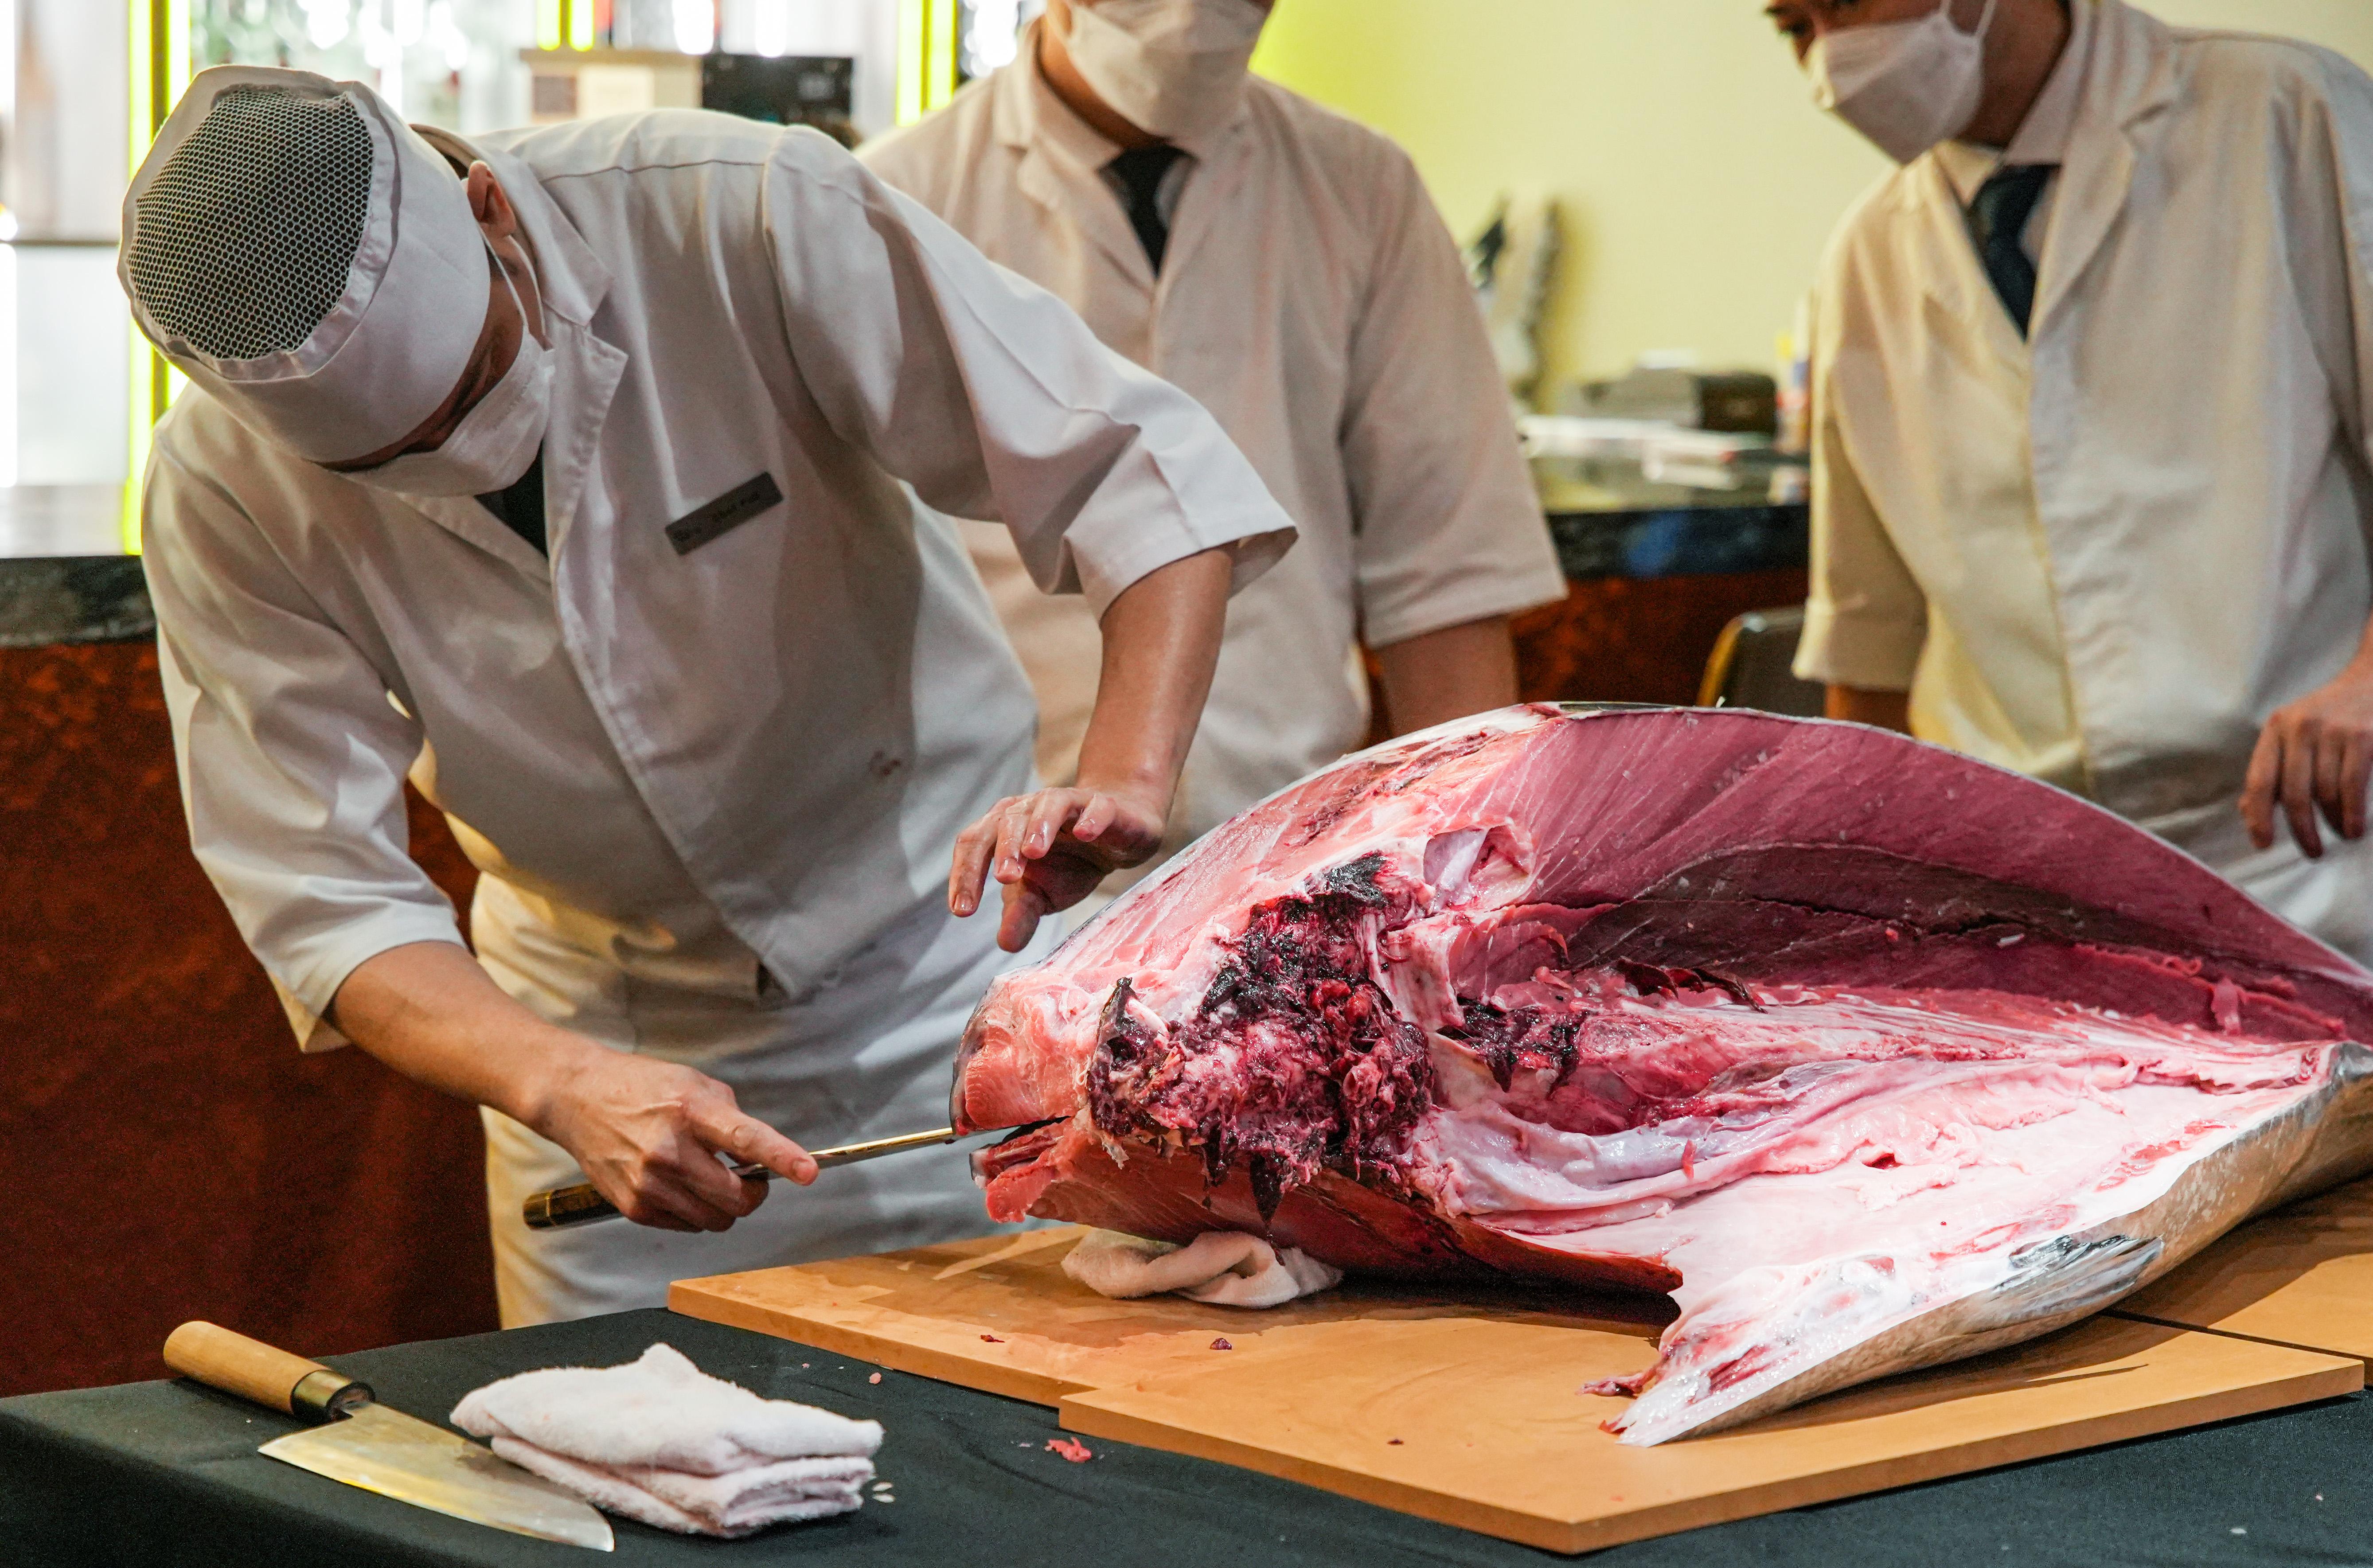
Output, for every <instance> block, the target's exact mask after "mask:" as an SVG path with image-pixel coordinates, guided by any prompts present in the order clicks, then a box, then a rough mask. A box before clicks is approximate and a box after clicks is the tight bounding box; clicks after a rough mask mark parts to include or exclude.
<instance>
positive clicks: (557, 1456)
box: [452, 1345, 882, 1536]
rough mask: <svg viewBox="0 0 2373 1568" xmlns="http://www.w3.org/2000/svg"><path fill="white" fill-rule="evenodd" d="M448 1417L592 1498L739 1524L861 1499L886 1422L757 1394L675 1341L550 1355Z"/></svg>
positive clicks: (729, 1528)
mask: <svg viewBox="0 0 2373 1568" xmlns="http://www.w3.org/2000/svg"><path fill="white" fill-rule="evenodd" d="M452 1419H453V1424H454V1425H456V1426H458V1427H460V1428H461V1429H462V1431H464V1432H469V1433H475V1434H477V1435H478V1436H480V1437H485V1438H487V1439H490V1440H491V1441H492V1443H493V1445H494V1449H495V1452H496V1453H497V1454H499V1455H501V1456H502V1457H505V1458H507V1459H509V1460H510V1461H511V1462H512V1463H514V1464H517V1465H519V1466H520V1467H521V1468H523V1469H530V1470H532V1471H534V1472H535V1473H536V1474H538V1475H540V1476H543V1477H544V1478H545V1479H547V1480H553V1481H556V1482H558V1483H559V1484H560V1485H562V1486H565V1487H567V1488H568V1489H569V1490H570V1491H572V1492H577V1493H579V1495H581V1496H583V1497H585V1498H586V1499H588V1500H589V1501H590V1502H591V1503H593V1504H595V1505H597V1506H599V1507H602V1508H606V1509H608V1510H610V1511H611V1512H612V1513H614V1514H623V1515H625V1516H627V1517H628V1518H632V1519H640V1520H642V1521H643V1522H644V1523H645V1524H650V1525H657V1526H659V1527H660V1528H662V1529H670V1530H679V1531H683V1532H685V1533H687V1534H690V1533H698V1534H702V1535H717V1536H742V1535H748V1534H749V1533H750V1532H752V1531H753V1530H757V1529H763V1528H764V1527H766V1526H768V1525H771V1524H776V1523H777V1522H779V1521H782V1520H785V1519H815V1518H822V1517H824V1515H828V1514H842V1513H846V1512H848V1510H850V1509H852V1508H857V1507H859V1506H862V1505H863V1504H864V1501H865V1499H864V1494H863V1492H862V1491H861V1489H862V1488H863V1487H864V1485H865V1483H866V1482H867V1481H870V1480H872V1479H873V1460H872V1455H873V1453H874V1451H875V1450H876V1449H878V1448H879V1447H881V1445H882V1427H881V1423H880V1422H870V1421H850V1420H849V1419H848V1418H847V1417H846V1416H837V1415H835V1414H833V1413H832V1412H831V1411H830V1410H817V1409H815V1408H814V1407H813V1406H812V1405H800V1404H793V1403H791V1402H790V1401H789V1400H788V1399H762V1398H759V1397H758V1396H757V1395H755V1394H753V1393H752V1392H750V1391H749V1390H748V1389H747V1388H743V1387H738V1386H737V1385H735V1384H731V1383H727V1382H725V1381H723V1380H721V1379H719V1378H715V1377H711V1376H709V1375H707V1374H706V1373H704V1372H702V1371H701V1370H700V1369H699V1368H698V1367H696V1366H695V1365H693V1364H692V1363H691V1362H689V1361H687V1360H686V1359H685V1358H684V1355H683V1354H682V1353H681V1352H677V1351H676V1350H674V1349H672V1347H670V1346H667V1345H653V1346H652V1347H651V1348H650V1349H649V1350H648V1351H645V1352H643V1354H642V1359H640V1360H639V1361H636V1362H634V1363H630V1364H628V1365H625V1366H610V1367H576V1366H563V1367H549V1368H546V1369H545V1370H544V1371H542V1372H527V1373H521V1374H520V1375H518V1376H516V1377H506V1378H504V1379H503V1380H502V1381H501V1382H499V1383H490V1384H488V1385H487V1386H486V1387H484V1388H480V1389H477V1390H475V1391H474V1392H473V1393H471V1394H469V1395H468V1396H466V1397H465V1398H463V1399H462V1402H461V1403H460V1404H459V1405H457V1406H455V1407H454V1409H453V1418H452Z"/></svg>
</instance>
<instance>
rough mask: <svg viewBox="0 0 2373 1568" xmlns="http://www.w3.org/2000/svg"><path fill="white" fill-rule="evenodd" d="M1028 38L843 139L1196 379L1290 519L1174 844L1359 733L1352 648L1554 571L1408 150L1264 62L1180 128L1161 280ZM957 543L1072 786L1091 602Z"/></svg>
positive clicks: (1091, 313) (1133, 355) (1504, 599)
mask: <svg viewBox="0 0 2373 1568" xmlns="http://www.w3.org/2000/svg"><path fill="white" fill-rule="evenodd" d="M1041 25H1042V26H1043V25H1044V24H1041ZM1035 38H1036V35H1035V32H1034V33H1033V34H1032V37H1031V41H1030V42H1029V43H1028V44H1026V45H1025V47H1024V49H1023V56H1022V58H1021V59H1020V60H1019V61H1018V62H1017V63H1015V64H1011V65H1008V66H1006V67H1004V68H1003V69H1001V70H999V71H998V72H997V73H996V74H994V75H993V76H990V77H989V78H988V79H987V80H986V81H983V82H979V83H976V84H975V85H973V86H971V87H969V88H965V89H964V91H963V92H962V93H959V94H958V95H957V97H956V99H955V101H954V102H953V103H952V104H950V105H949V106H948V107H947V108H946V109H944V110H941V111H940V112H939V113H937V114H935V115H933V116H931V117H930V118H929V119H927V120H924V121H923V122H921V123H919V124H917V125H915V126H912V127H910V128H908V129H907V130H905V131H901V132H899V133H897V134H895V135H892V136H890V137H887V138H885V139H883V141H880V142H876V143H873V144H871V145H869V146H867V147H866V148H865V149H864V152H863V155H862V156H863V158H864V159H865V161H866V162H867V164H868V165H869V166H870V167H871V168H872V169H873V170H874V171H875V172H876V173H878V174H880V175H881V176H882V177H883V179H884V180H886V181H889V182H890V183H891V184H893V185H894V186H896V187H897V188H899V189H900V190H903V191H905V192H906V193H908V194H910V195H912V196H914V197H915V198H916V199H917V200H918V201H919V202H921V203H922V204H923V205H925V206H927V207H929V208H930V209H931V210H932V211H933V212H935V213H937V214H939V215H940V216H941V217H943V218H945V219H946V220H947V221H948V222H949V223H950V224H951V225H952V226H953V227H954V228H955V229H956V230H957V232H959V233H961V234H963V235H964V237H965V238H966V239H968V240H971V241H972V242H973V243H974V244H976V245H978V246H979V247H980V248H981V250H982V251H983V252H986V253H987V254H988V256H989V257H990V259H991V260H993V261H997V262H999V263H1003V264H1004V265H1006V266H1009V267H1011V268H1012V269H1013V270H1014V271H1016V272H1018V273H1020V274H1022V275H1023V276H1024V277H1027V278H1030V279H1031V280H1032V281H1034V282H1035V283H1038V284H1040V285H1042V286H1043V287H1046V288H1049V289H1052V290H1053V291H1054V292H1055V293H1056V294H1058V296H1060V297H1061V298H1063V299H1064V300H1065V301H1067V302H1068V303H1069V304H1070V305H1071V307H1072V308H1073V309H1075V310H1078V311H1079V312H1080V314H1081V318H1082V319H1084V320H1085V321H1086V322H1087V323H1088V325H1089V326H1090V327H1092V328H1093V329H1094V330H1095V333H1096V335H1097V336H1098V337H1100V338H1102V339H1103V340H1104V341H1105V343H1106V344H1108V345H1111V346H1112V347H1114V348H1116V349H1118V350H1119V351H1120V352H1121V353H1123V354H1125V355H1127V356H1128V357H1129V358H1130V359H1132V360H1134V361H1136V362H1137V363H1138V364H1140V365H1142V366H1145V367H1146V368H1148V369H1151V370H1152V371H1153V372H1154V373H1156V374H1157V375H1160V376H1163V377H1164V378H1166V379H1168V380H1172V381H1175V383H1176V384H1177V385H1178V386H1180V387H1182V388H1184V389H1185V390H1186V391H1187V392H1191V393H1193V394H1194V395H1195V396H1196V397H1197V398H1199V399H1200V400H1201V401H1202V403H1203V404H1204V405H1205V406H1206V407H1208V408H1210V410H1211V412H1212V413H1213V414H1215V415H1218V416H1219V420H1220V423H1221V424H1222V426H1224V427H1226V428H1227V431H1228V434H1229V435H1230V436H1231V437H1232V438H1233V439H1234V440H1235V442H1236V444H1237V445H1238V446H1240V447H1242V448H1243V449H1244V451H1245V455H1246V456H1248V457H1250V458H1251V459H1252V461H1253V465H1254V467H1256V468H1257V469H1258V470H1259V471H1260V474H1261V477H1262V478H1263V479H1264V480H1266V481H1267V482H1268V487H1269V489H1270V491H1271V492H1272V493H1273V494H1275V495H1276V497H1278V499H1279V500H1280V501H1281V502H1282V503H1283V504H1284V506H1285V509H1286V510H1287V511H1288V512H1289V513H1290V514H1292V518H1293V520H1294V521H1295V522H1296V524H1298V525H1299V527H1300V529H1301V543H1300V544H1298V545H1297V546H1296V547H1295V549H1294V551H1293V553H1292V555H1291V556H1288V557H1287V558H1286V559H1285V560H1284V561H1282V562H1280V564H1279V566H1278V568H1277V569H1276V570H1275V571H1273V572H1271V573H1270V574H1269V575H1268V577H1266V578H1264V579H1262V580H1261V581H1260V582H1259V583H1257V584H1256V585H1255V586H1254V587H1253V588H1252V589H1250V590H1249V591H1246V592H1245V594H1243V595H1242V596H1241V597H1239V598H1238V599H1237V600H1236V601H1235V602H1234V603H1233V604H1232V605H1231V606H1230V607H1229V613H1228V633H1227V640H1226V643H1225V645H1224V647H1223V649H1222V652H1221V655H1220V667H1219V670H1218V673H1217V674H1216V676H1215V678H1214V680H1213V684H1212V688H1211V697H1210V703H1209V705H1208V706H1207V707H1206V708H1205V710H1204V716H1203V724H1202V729H1201V731H1200V732H1199V733H1198V736H1197V739H1196V743H1195V746H1194V749H1193V751H1192V753H1191V755H1189V756H1188V759H1187V763H1186V776H1185V778H1184V781H1183V783H1182V787H1181V790H1180V794H1179V802H1178V811H1177V813H1176V814H1175V817H1174V819H1173V828H1174V831H1173V838H1174V841H1175V842H1183V841H1184V839H1186V838H1187V837H1193V836H1195V835H1197V834H1200V833H1203V832H1206V831H1208V830H1209V829H1210V828H1212V827H1214V826H1216V825H1219V824H1220V823H1221V822H1223V821H1225V820H1226V819H1227V818H1229V817H1231V816H1233V815H1234V814H1235V813H1237V812H1239V811H1242V810H1243V809H1244V808H1245V807H1246V806H1249V805H1251V804H1252V803H1253V802H1256V801H1257V800H1260V799H1262V798H1263V797H1265V796H1267V795H1268V794H1270V793H1272V792H1273V791H1275V790H1279V789H1281V788H1283V787H1284V786H1285V785H1287V784H1290V783H1292V781H1294V780H1295V779H1297V778H1302V777H1303V775H1305V774H1307V773H1309V772H1311V771H1312V770H1314V769H1315V768H1318V767H1322V766H1326V765H1327V764H1328V763H1331V762H1333V761H1334V760H1335V759H1336V758H1338V757H1339V756H1341V755H1343V754H1344V753H1345V752H1346V751H1348V750H1350V749H1351V748H1353V747H1355V746H1357V745H1358V744H1359V743H1361V740H1362V736H1363V735H1364V734H1365V732H1366V730H1367V723H1368V700H1367V679H1366V676H1365V674H1364V673H1362V670H1361V668H1360V666H1359V663H1358V660H1357V656H1356V650H1357V648H1358V645H1359V643H1360V642H1361V641H1362V640H1364V641H1365V642H1366V643H1367V644H1368V645H1369V646H1371V647H1385V646H1389V645H1390V644H1393V643H1396V642H1400V641H1403V640H1405V639H1407V638H1413V637H1418V636H1420V635H1422V634H1424V633H1427V632H1432V631H1439V630H1442V629H1443V628H1444V627H1448V626H1458V625H1461V624H1463V623H1465V622H1467V621H1473V620H1479V619H1483V618H1485V617H1487V616H1492V615H1502V614H1513V613H1514V612H1517V611H1521V610H1525V609H1529V608H1531V607H1533V606H1534V605H1537V604H1541V603H1552V602H1554V601H1556V600H1559V599H1561V598H1563V597H1564V595H1565V591H1566V587H1565V579H1564V576H1563V574H1562V573H1561V571H1560V570H1559V568H1558V564H1557V558H1556V554H1555V551H1554V550H1553V548H1552V547H1551V544H1550V541H1549V531H1548V528H1547V526H1546V524H1545V523H1544V522H1543V521H1542V517H1541V509H1540V504H1539V502H1538V500H1537V497H1535V495H1534V492H1533V487H1532V483H1531V478H1530V475H1529V474H1528V473H1527V472H1526V469H1525V463H1524V461H1523V458H1522V457H1521V455H1520V453H1519V451H1518V447H1517V441H1516V434H1515V429H1514V421H1513V419H1512V418H1511V417H1510V415H1509V410H1508V399H1507V393H1506V391H1505V389H1504V387H1503V386H1502V382H1501V379H1500V372H1499V369H1498V365H1497V362H1496V361H1495V360H1494V358H1493V357H1492V353H1491V347H1490V341H1489V338H1488V336H1487V334H1486V333H1485V330H1484V325H1483V321H1482V316H1481V312H1480V311H1479V310H1478V309H1477V307H1476V303H1475V297H1474V291H1473V289H1472V287H1470V285H1469V284H1468V281H1467V273H1466V270H1465V267H1464V264H1463V263H1461V261H1460V259H1459V256H1458V252H1457V247H1456V246H1455V244H1454V243H1453V242H1452V240H1451V238H1450V236H1449V234H1448V232H1447V231H1446V230H1445V229H1444V228H1443V224H1442V219H1441V218H1440V217H1439V216H1437V215H1436V213H1435V211H1434V208H1433V205H1432V201H1431V200H1430V199H1429V198H1428V197H1427V195H1426V192H1425V187H1424V185H1423V184H1422V183H1421V182H1420V180H1419V178H1418V174H1417V170H1416V169H1415V168H1414V167H1413V166H1412V165H1411V164H1410V162H1409V158H1408V157H1407V156H1406V155H1404V154H1403V153H1402V152H1401V150H1400V149H1399V148H1398V147H1397V146H1394V145H1393V144H1392V143H1391V142H1389V141H1387V140H1385V138H1384V137H1382V136H1380V135H1376V134H1375V133H1374V132H1373V131H1369V130H1367V129H1365V128H1364V127H1362V126H1360V125H1357V124H1354V123H1352V122H1350V121H1349V120H1346V119H1344V118H1342V117H1341V116H1340V115H1338V114H1334V113H1332V112H1330V111H1327V110H1325V109H1322V108H1320V107H1319V106H1318V105H1316V104H1315V103H1312V102H1311V101H1309V100H1308V99H1303V98H1300V97H1298V96H1296V95H1295V94H1293V93H1290V92H1288V91H1286V90H1285V89H1284V88H1280V87H1277V86H1276V85H1274V84H1273V83H1269V82H1267V81H1263V80H1260V79H1259V78H1257V77H1256V78H1255V79H1254V80H1253V81H1252V82H1251V83H1250V85H1249V88H1248V90H1247V92H1246V94H1245V108H1244V110H1243V111H1242V112H1241V113H1240V114H1239V115H1238V116H1237V117H1236V119H1235V120H1234V121H1233V122H1232V123H1230V124H1228V125H1227V126H1225V127H1223V128H1222V129H1221V130H1219V131H1217V132H1215V133H1212V134H1211V135H1209V136H1206V137H1202V138H1199V139H1197V140H1193V141H1189V142H1186V143H1185V144H1182V145H1183V146H1184V147H1185V149H1186V152H1187V153H1188V154H1189V155H1190V161H1189V162H1187V163H1186V164H1184V165H1182V166H1181V167H1180V169H1178V170H1175V171H1174V172H1173V174H1172V176H1171V181H1170V182H1169V183H1168V184H1167V185H1166V186H1165V196H1166V197H1169V198H1172V205H1171V209H1170V211H1171V217H1170V226H1169V227H1170V238H1169V243H1168V247H1167V251H1166V253H1165V255H1164V258H1163V268H1162V273H1161V275H1160V277H1159V279H1157V278H1156V276H1155V275H1154V272H1153V269H1152V267H1151V263H1149V262H1148V261H1147V259H1146V255H1145V249H1144V246H1143V245H1142V244H1141V243H1140V241H1139V240H1138V237H1137V234H1136V231H1135V230H1134V229H1132V228H1130V227H1129V223H1128V216H1127V215H1126V210H1125V208H1124V207H1123V205H1122V203H1121V201H1120V199H1119V197H1118V196H1117V194H1116V193H1115V191H1114V189H1113V188H1112V186H1111V185H1110V184H1109V183H1108V181H1107V180H1106V177H1105V174H1104V173H1103V170H1104V166H1105V164H1106V163H1108V162H1109V161H1110V160H1111V159H1112V158H1114V157H1115V156H1116V154H1117V153H1118V152H1119V150H1120V149H1119V148H1118V147H1116V146H1114V145H1113V144H1112V143H1111V142H1109V141H1107V140H1105V138H1104V137H1103V136H1102V135H1099V134H1097V133H1096V132H1095V131H1093V130H1092V129H1090V128H1089V126H1088V125H1087V124H1086V123H1084V122H1082V121H1081V119H1080V118H1079V116H1078V115H1077V114H1075V113H1073V112H1072V111H1070V109H1069V108H1068V107H1066V106H1065V105H1064V104H1063V102H1062V101H1061V99H1058V98H1056V97H1055V95H1054V94H1053V92H1052V91H1051V90H1049V89H1048V88H1047V87H1046V81H1045V78H1044V77H1043V76H1041V75H1040V74H1039V71H1038V69H1037V65H1036V63H1035V62H1036V48H1035ZM965 535H966V542H967V544H969V545H970V546H971V548H972V552H973V558H974V561H975V564H976V565H977V566H978V567H979V568H980V571H981V576H982V579H983V580H984V581H986V582H987V583H988V588H989V593H990V597H991V598H992V599H993V600H994V601H995V603H996V604H997V607H998V611H999V615H1000V616H1001V617H1002V619H1003V620H1004V623H1005V625H1006V627H1007V629H1008V631H1009V632H1010V633H1011V636H1012V638H1013V642H1014V646H1015V648H1016V649H1017V650H1018V651H1019V653H1020V654H1021V656H1022V661H1023V666H1024V667H1025V668H1026V669H1027V670H1028V671H1029V672H1030V676H1031V684H1032V685H1033V687H1034V688H1035V691H1036V693H1037V696H1038V704H1039V712H1040V733H1039V763H1040V766H1041V768H1042V770H1043V771H1044V772H1045V773H1046V777H1048V778H1069V777H1070V775H1071V773H1072V770H1073V768H1074V767H1075V766H1076V759H1077V756H1078V753H1079V743H1080V737H1081V733H1082V732H1083V731H1085V730H1086V728H1087V721H1088V716H1089V712H1090V710H1091V708H1093V703H1094V696H1095V678H1096V668H1097V663H1096V661H1097V647H1098V645H1097V640H1096V628H1095V625H1094V622H1093V618H1092V617H1091V616H1090V614H1088V611H1087V607H1086V606H1084V605H1081V604H1080V603H1056V602H1054V601H1052V600H1050V599H1049V598H1048V597H1047V596H1046V595H1045V594H1042V593H1036V592H1033V591H1031V589H1030V586H1029V579H1028V576H1027V573H1026V572H1025V571H1024V570H1023V567H1022V565H1021V563H1020V562H1019V560H1018V559H1017V557H1016V556H1015V555H1014V551H1013V547H1012V544H1011V541H1010V540H1008V539H1007V538H1005V537H1003V536H1002V535H1001V534H999V532H996V531H993V530H988V529H982V528H968V529H967V530H966V531H965Z"/></svg>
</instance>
